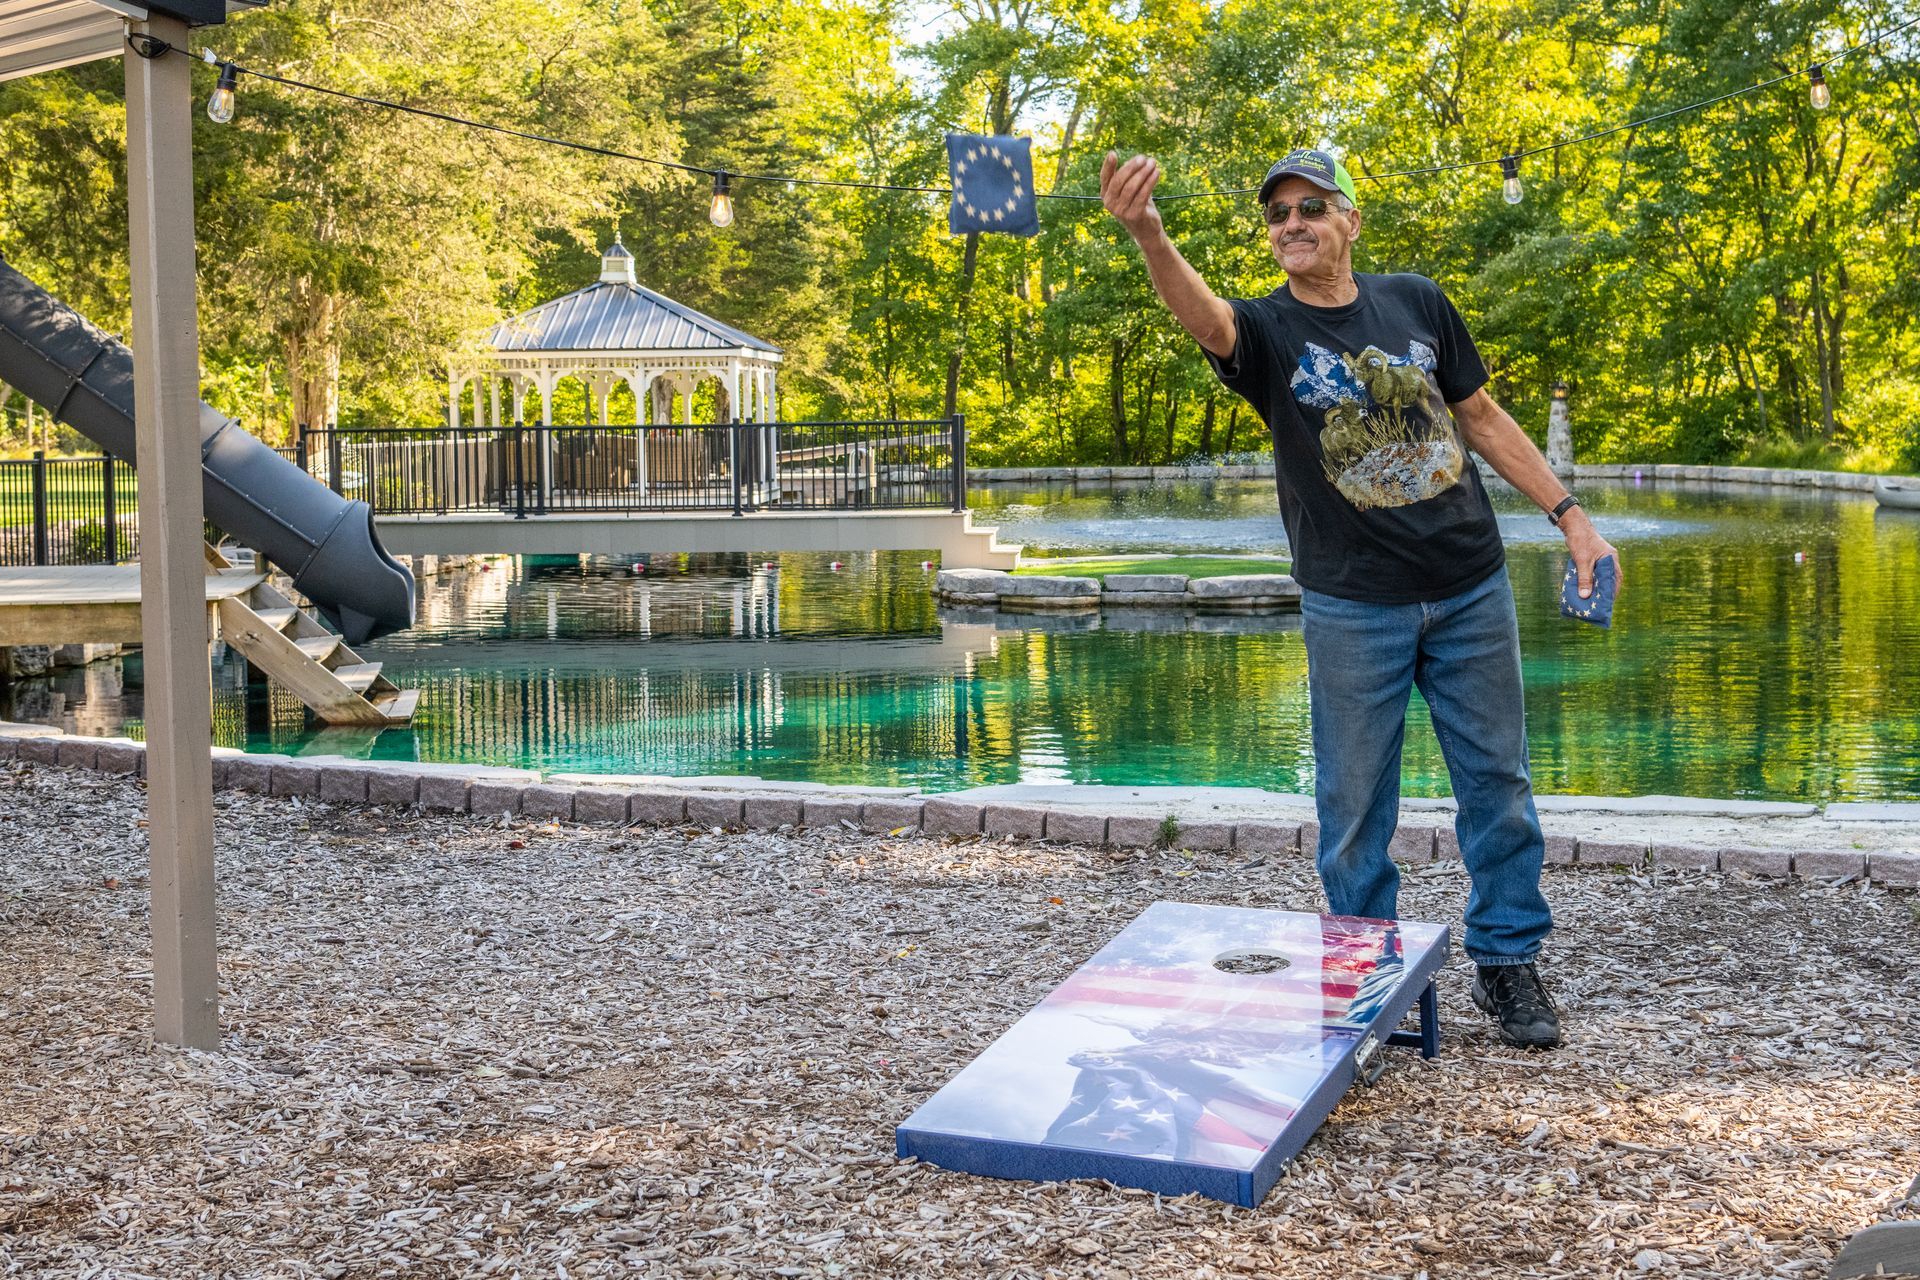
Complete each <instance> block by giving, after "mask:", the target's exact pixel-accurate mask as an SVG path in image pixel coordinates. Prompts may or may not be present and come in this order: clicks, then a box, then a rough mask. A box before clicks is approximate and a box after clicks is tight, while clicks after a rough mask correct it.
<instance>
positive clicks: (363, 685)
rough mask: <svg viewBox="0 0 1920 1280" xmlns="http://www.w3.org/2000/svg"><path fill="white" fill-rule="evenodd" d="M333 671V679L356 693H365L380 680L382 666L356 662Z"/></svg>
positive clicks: (335, 668) (374, 663)
mask: <svg viewBox="0 0 1920 1280" xmlns="http://www.w3.org/2000/svg"><path fill="white" fill-rule="evenodd" d="M332 670H333V678H334V679H335V680H338V681H339V682H340V683H341V684H343V685H345V686H347V688H349V689H351V690H353V691H354V692H355V693H365V692H366V691H367V688H368V686H369V685H371V684H372V683H373V682H374V681H375V680H378V679H379V678H380V664H379V663H377V662H356V663H352V664H350V665H348V666H344V667H334V668H333V669H332Z"/></svg>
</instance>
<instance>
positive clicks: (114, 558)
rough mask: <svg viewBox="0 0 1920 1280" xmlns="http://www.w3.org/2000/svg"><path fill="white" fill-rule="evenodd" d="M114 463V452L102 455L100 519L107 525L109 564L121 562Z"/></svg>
mask: <svg viewBox="0 0 1920 1280" xmlns="http://www.w3.org/2000/svg"><path fill="white" fill-rule="evenodd" d="M114 463H115V458H114V456H113V455H112V454H110V453H103V454H101V455H100V521H101V523H102V524H103V525H105V526H106V535H107V537H106V552H107V563H108V564H119V563H120V513H119V511H118V510H117V509H116V507H115V504H114V500H113V468H114Z"/></svg>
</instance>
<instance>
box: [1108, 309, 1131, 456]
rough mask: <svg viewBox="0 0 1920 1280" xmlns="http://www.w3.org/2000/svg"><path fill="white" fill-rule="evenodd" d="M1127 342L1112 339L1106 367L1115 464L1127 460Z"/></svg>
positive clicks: (1112, 454)
mask: <svg viewBox="0 0 1920 1280" xmlns="http://www.w3.org/2000/svg"><path fill="white" fill-rule="evenodd" d="M1126 371H1127V344H1126V342H1125V341H1123V340H1122V339H1120V338H1115V339H1114V340H1113V363H1112V364H1110V365H1109V366H1108V367H1107V405H1108V407H1109V408H1110V409H1111V410H1112V413H1113V450H1112V453H1111V455H1110V456H1111V458H1112V460H1113V462H1114V464H1115V465H1116V466H1125V465H1126V461H1127V390H1126Z"/></svg>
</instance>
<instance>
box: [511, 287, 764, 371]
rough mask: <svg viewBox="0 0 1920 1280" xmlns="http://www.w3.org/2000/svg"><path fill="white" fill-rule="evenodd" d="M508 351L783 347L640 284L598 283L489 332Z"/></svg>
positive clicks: (716, 350) (693, 349) (726, 349)
mask: <svg viewBox="0 0 1920 1280" xmlns="http://www.w3.org/2000/svg"><path fill="white" fill-rule="evenodd" d="M487 344H488V345H489V346H490V347H492V348H493V350H495V351H496V352H508V351H554V352H559V351H594V352H606V351H635V352H639V351H647V352H655V351H696V352H715V353H718V352H723V351H739V350H741V349H742V348H745V349H746V350H748V351H762V352H770V353H773V354H775V355H778V354H779V353H780V348H779V347H776V346H775V345H774V344H773V343H771V342H767V341H765V340H764V339H761V338H756V337H754V336H753V335H752V334H750V333H745V332H743V331H741V330H739V329H736V328H734V327H733V326H732V325H730V324H722V323H721V322H720V321H718V320H715V319H714V318H713V317H712V316H709V315H702V314H701V313H700V312H698V311H695V310H694V309H693V308H692V307H689V306H684V305H682V304H681V303H678V302H675V301H674V300H673V299H672V298H669V297H665V296H663V295H661V294H658V293H655V292H654V291H653V290H651V289H649V288H647V287H645V286H644V285H638V284H624V283H616V282H613V281H608V280H597V281H595V282H594V283H592V284H590V285H588V286H587V287H586V288H584V289H576V290H575V291H574V292H572V293H569V294H567V295H566V296H565V297H560V298H555V299H554V300H553V301H552V302H545V303H542V304H541V305H539V306H537V307H535V308H534V309H533V310H531V311H525V312H522V313H521V314H519V315H517V316H515V317H513V318H512V319H511V320H503V321H501V322H500V323H499V324H497V325H495V326H494V327H493V328H492V329H491V330H490V331H489V332H488V334H487Z"/></svg>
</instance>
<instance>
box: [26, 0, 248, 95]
mask: <svg viewBox="0 0 1920 1280" xmlns="http://www.w3.org/2000/svg"><path fill="white" fill-rule="evenodd" d="M263 2H264V0H153V2H151V3H138V4H133V3H127V2H126V0H0V80H12V79H14V78H16V77H18V76H30V75H33V74H34V73H35V72H39V71H52V70H54V69H55V68H57V67H71V66H73V65H74V64H76V63H80V62H92V61H94V60H95V59H97V58H111V57H114V56H116V55H118V54H119V53H120V51H121V50H123V49H124V48H126V43H125V42H126V38H127V26H126V24H127V20H128V19H132V20H133V21H135V22H145V21H146V20H147V18H148V17H149V16H150V15H153V14H163V15H166V16H168V17H175V18H185V19H186V20H187V21H188V22H191V23H194V24H196V25H204V24H207V23H214V22H220V21H222V20H223V19H224V18H225V17H226V15H228V14H230V13H234V12H236V11H238V10H241V9H252V8H257V7H258V6H259V5H260V4H261V3H263Z"/></svg>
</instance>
